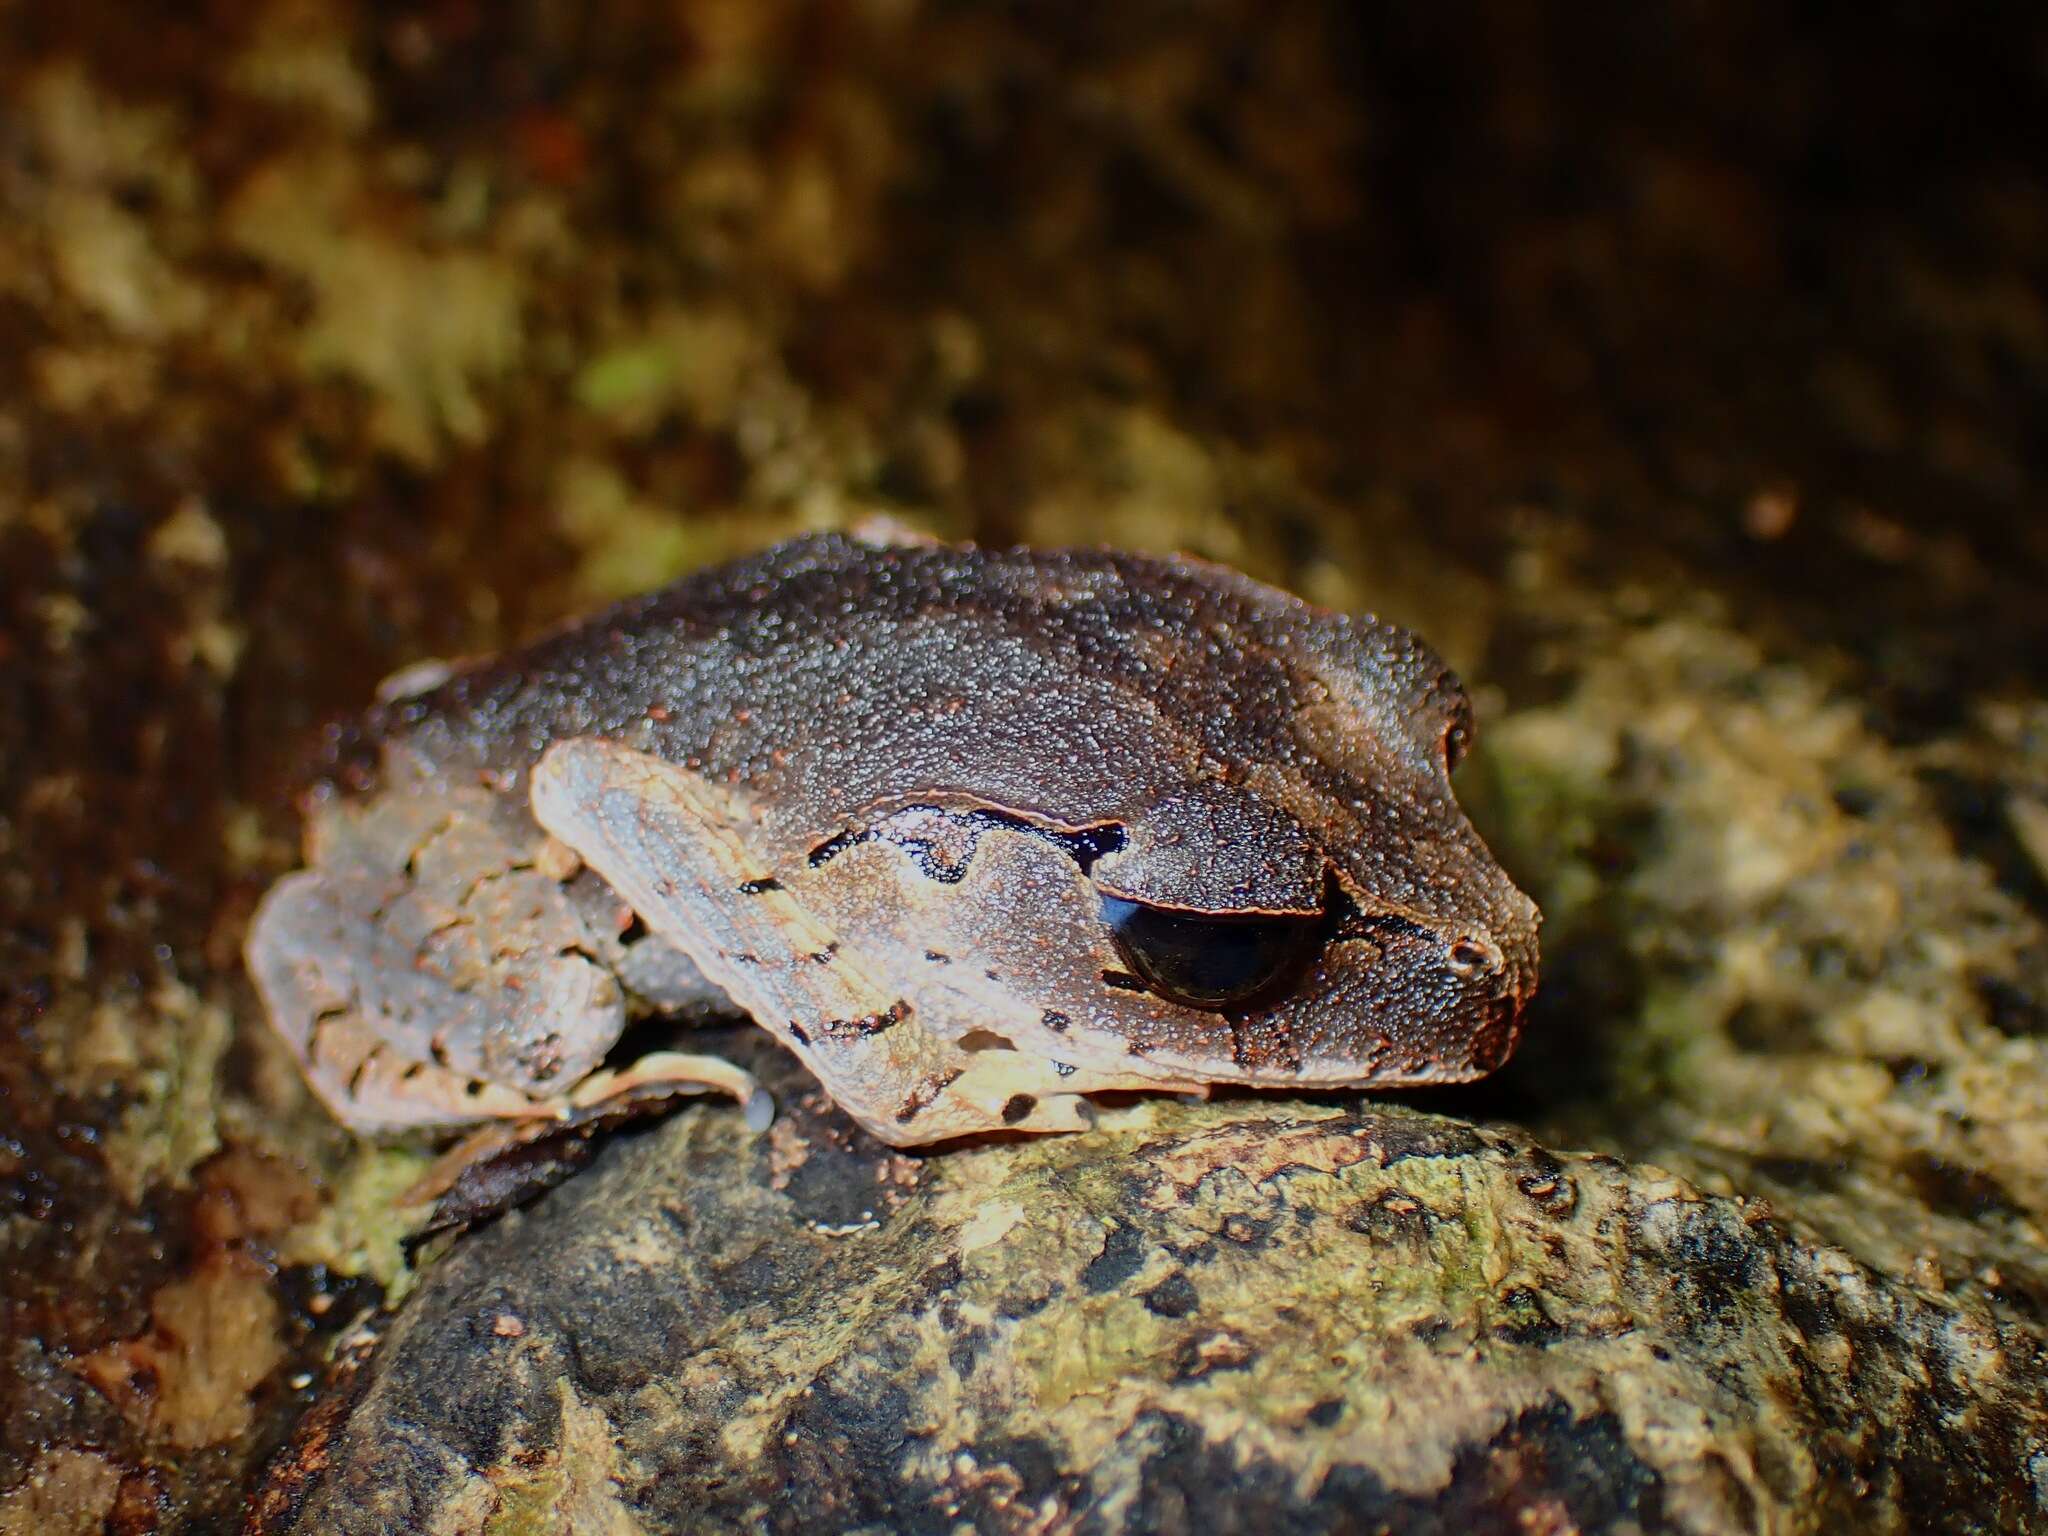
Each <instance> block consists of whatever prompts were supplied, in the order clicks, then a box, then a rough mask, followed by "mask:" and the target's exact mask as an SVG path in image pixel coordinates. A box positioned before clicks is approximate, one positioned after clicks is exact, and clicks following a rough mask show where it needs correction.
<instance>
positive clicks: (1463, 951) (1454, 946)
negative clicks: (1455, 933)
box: [1450, 934, 1501, 976]
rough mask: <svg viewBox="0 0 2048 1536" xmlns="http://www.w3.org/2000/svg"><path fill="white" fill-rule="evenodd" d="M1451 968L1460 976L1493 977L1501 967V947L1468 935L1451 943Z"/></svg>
mask: <svg viewBox="0 0 2048 1536" xmlns="http://www.w3.org/2000/svg"><path fill="white" fill-rule="evenodd" d="M1450 966H1451V969H1452V970H1454V971H1456V972H1457V973H1458V974H1459V975H1460V976H1491V975H1492V974H1493V973H1494V972H1495V971H1498V970H1499V969H1500V967H1501V954H1500V947H1499V946H1498V945H1496V944H1494V943H1492V942H1491V941H1489V940H1487V939H1482V938H1479V937H1477V936H1475V935H1472V934H1466V935H1463V936H1462V937H1459V938H1457V939H1453V940H1452V941H1451V951H1450Z"/></svg>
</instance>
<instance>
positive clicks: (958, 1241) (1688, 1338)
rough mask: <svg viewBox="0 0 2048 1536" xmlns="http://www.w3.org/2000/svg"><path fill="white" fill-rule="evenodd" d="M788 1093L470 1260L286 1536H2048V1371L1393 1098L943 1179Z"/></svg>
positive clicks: (321, 1444)
mask: <svg viewBox="0 0 2048 1536" xmlns="http://www.w3.org/2000/svg"><path fill="white" fill-rule="evenodd" d="M736 1043H738V1042H736ZM758 1065H759V1066H760V1067H761V1068H762V1069H764V1070H766V1071H767V1072H769V1073H770V1074H773V1075H775V1076H776V1077H777V1078H778V1079H779V1080H778V1081H777V1088H778V1092H779V1093H780V1095H781V1096H782V1097H783V1098H784V1099H785V1101H786V1102H791V1101H793V1102H792V1106H791V1111H790V1113H788V1114H786V1115H785V1117H784V1119H783V1120H782V1121H780V1122H779V1123H778V1124H777V1126H776V1127H775V1128H774V1130H773V1131H772V1132H771V1133H770V1134H769V1135H767V1136H764V1137H753V1136H750V1135H749V1134H748V1133H747V1132H746V1131H745V1129H744V1127H743V1126H742V1124H741V1122H740V1118H739V1116H738V1115H737V1114H732V1113H726V1112H723V1111H721V1110H716V1109H707V1108H703V1107H693V1108H691V1109H688V1110H685V1111H683V1112H682V1113H680V1114H678V1115H676V1116H675V1117H674V1118H673V1119H671V1120H670V1121H668V1122H667V1123H665V1124H664V1125H663V1126H661V1127H660V1128H659V1129H658V1130H657V1131H655V1132H653V1133H650V1134H646V1135H642V1136H638V1137H634V1138H631V1139H622V1140H620V1141H619V1142H617V1143H615V1144H614V1145H613V1146H611V1147H610V1148H609V1149H608V1150H607V1151H606V1152H605V1153H604V1154H603V1155H602V1156H601V1157H600V1158H599V1160H598V1162H597V1165H596V1166H595V1167H594V1168H593V1169H592V1170H591V1171H589V1172H587V1173H585V1174H582V1175H580V1176H578V1177H576V1178H574V1179H572V1180H570V1181H569V1182H568V1183H567V1184H565V1185H563V1186H562V1187H560V1188H559V1189H557V1190H555V1191H553V1192H552V1193H551V1194H549V1195H548V1196H547V1197H545V1198H544V1199H542V1200H541V1201H540V1202H539V1203H538V1204H536V1205H535V1206H533V1207H532V1208H530V1209H529V1210H527V1211H525V1212H521V1213H515V1214H513V1215H511V1216H508V1217H507V1218H505V1219H504V1220H502V1221H500V1222H499V1223H497V1224H496V1225H495V1226H494V1227H491V1228H488V1229H485V1230H483V1231H480V1232H478V1233H475V1234H473V1235H471V1236H469V1237H467V1238H465V1239H463V1240H461V1241H460V1242H459V1243H457V1244H456V1245H455V1246H454V1248H453V1250H452V1251H451V1252H450V1253H448V1254H447V1256H446V1257H444V1258H443V1259H441V1260H440V1262H438V1263H437V1264H435V1265H434V1266H433V1267H432V1269H431V1270H430V1271H429V1273H428V1274H427V1276H426V1278H425V1280H424V1281H423V1283H422V1284H421V1286H420V1289H419V1290H418V1291H417V1292H416V1293H415V1294H414V1295H413V1296H412V1297H411V1299H410V1300H409V1302H408V1303H407V1305H406V1307H405V1308H404V1309H403V1310H402V1312H401V1313H400V1314H399V1315H398V1316H397V1317H396V1318H395V1319H394V1320H391V1321H389V1322H388V1323H387V1325H386V1326H387V1328H388V1332H387V1334H386V1336H385V1337H384V1338H383V1339H382V1341H381V1343H380V1344H379V1345H378V1346H377V1347H376V1348H375V1350H374V1352H371V1353H369V1354H368V1355H367V1358H366V1359H363V1358H361V1357H358V1358H357V1359H356V1360H355V1361H354V1362H353V1363H352V1365H351V1367H350V1368H349V1369H348V1371H347V1372H346V1375H347V1378H348V1379H347V1380H346V1382H345V1383H340V1384H337V1386H336V1387H335V1389H334V1393H333V1396H334V1400H336V1401H337V1402H341V1403H345V1404H346V1405H347V1406H346V1409H345V1411H344V1412H342V1413H340V1414H339V1415H338V1419H337V1418H333V1417H330V1418H327V1419H323V1421H322V1422H321V1424H320V1425H319V1426H318V1429H317V1432H316V1433H314V1434H313V1435H311V1436H309V1437H307V1438H304V1439H302V1440H301V1442H300V1443H299V1444H298V1445H297V1446H296V1447H295V1448H294V1449H293V1451H292V1452H291V1453H289V1454H288V1455H287V1456H286V1457H285V1458H284V1460H283V1461H282V1462H281V1464H280V1465H279V1466H278V1467H277V1468H275V1469H274V1470H273V1474H272V1478H271V1481H270V1484H269V1488H268V1490H267V1491H266V1494H265V1496H264V1498H263V1501H262V1504H261V1509H260V1514H259V1516H258V1518H257V1519H256V1520H255V1521H254V1522H253V1524H252V1529H254V1530H260V1531H263V1532H275V1533H281V1532H312V1531H320V1532H345V1533H366V1536H367V1533H371V1532H386V1531H399V1530H436V1529H447V1530H486V1529H488V1530H500V1529H504V1530H513V1529H516V1530H520V1531H564V1532H566V1531H579V1532H581V1531H614V1530H616V1531H634V1530H684V1529H687V1530H693V1531H724V1530H732V1531H741V1530H745V1531H760V1530H766V1531H801V1530H816V1529H830V1530H846V1531H854V1530H865V1531H877V1532H882V1531H889V1532H895V1531H926V1530H929V1531H935V1532H936V1531H955V1530H975V1531H1018V1532H1022V1531H1043V1530H1086V1531H1103V1532H1112V1531H1132V1532H1139V1531H1143V1532H1174V1531H1190V1532H1193V1531H1202V1532H1210V1531H1239V1530H1245V1531H1252V1530H1257V1531H1285V1532H1312V1531H1349V1530H1371V1529H1393V1530H1401V1531H1443V1532H1446V1533H1449V1532H1465V1531H1472V1530H1502V1531H1517V1530H1542V1531H1566V1530H1578V1531H1585V1532H1595V1531H1635V1530H1680V1531H1693V1532H1702V1533H1704V1532H1724V1531H1725V1532H1735V1531H1748V1530H1759V1529H1784V1528H1792V1527H1793V1526H1795V1525H1797V1526H1798V1527H1799V1528H1812V1526H1813V1524H1815V1523H1827V1522H1830V1521H1834V1522H1849V1521H1851V1520H1861V1521H1865V1522H1867V1526H1866V1528H1870V1529H1878V1528H1901V1527H1910V1528H1913V1529H1931V1528H1934V1527H1935V1526H1936V1525H1938V1524H1940V1523H1941V1522H1942V1521H1943V1520H1944V1519H1947V1518H1949V1517H1950V1516H1951V1515H1952V1514H1953V1512H1954V1511H1955V1510H1956V1509H1958V1508H1960V1507H1964V1506H1968V1507H1971V1508H1974V1509H1977V1510H1980V1511H1982V1512H1983V1513H1982V1519H1983V1528H1986V1529H1997V1528H2006V1529H2018V1528H2022V1527H2024V1526H2026V1525H2027V1524H2028V1523H2030V1522H2037V1521H2040V1520H2042V1519H2044V1518H2048V1490H2044V1488H2043V1486H2042V1482H2041V1479H2040V1478H2039V1477H2037V1476H2036V1474H2035V1473H2034V1472H2033V1471H2030V1470H2029V1469H2030V1468H2042V1469H2048V1456H2044V1446H2048V1439H2044V1435H2048V1419H2044V1414H2043V1410H2042V1406H2041V1399H2040V1390H2039V1382H2040V1374H2039V1373H2040V1361H2039V1349H2040V1341H2039V1337H2038V1335H2037V1334H2036V1333H2035V1332H2034V1331H2033V1330H2030V1329H2024V1328H2020V1327H2017V1326H2015V1325H2013V1324H2011V1323H2002V1322H2000V1321H1997V1320H1995V1319H1993V1318H1992V1317H1990V1316H1989V1315H1987V1313H1986V1311H1985V1310H1984V1309H1983V1308H1981V1307H1970V1306H1963V1305H1958V1304H1957V1303H1956V1302H1955V1301H1953V1300H1950V1299H1948V1298H1945V1297H1943V1296H1941V1295H1938V1294H1928V1293H1926V1292H1925V1291H1923V1290H1921V1289H1918V1288H1916V1287H1915V1286H1914V1285H1912V1284H1910V1283H1907V1282H1905V1281H1902V1280H1900V1279H1897V1278H1890V1277H1887V1276H1885V1275H1882V1274H1880V1273H1878V1272H1876V1271H1874V1270H1873V1269H1871V1268H1870V1267H1868V1266H1867V1265H1864V1264H1861V1263H1859V1262H1857V1261H1856V1260H1855V1259H1854V1258H1852V1257H1851V1256H1850V1255H1849V1254H1848V1253H1846V1252H1845V1251H1843V1250H1842V1249H1840V1248H1838V1247H1834V1246H1832V1245H1829V1244H1827V1243H1825V1242H1821V1241H1817V1240H1816V1239H1815V1238H1813V1237H1812V1236H1811V1235H1808V1234H1802V1233H1801V1232H1799V1231H1798V1230H1796V1229H1794V1228H1792V1227H1790V1226H1788V1225H1787V1224H1786V1223H1785V1222H1784V1221H1783V1220H1781V1219H1780V1218H1778V1217H1777V1216H1775V1215H1774V1214H1773V1213H1772V1211H1771V1210H1770V1208H1769V1207H1768V1206H1767V1205H1765V1204H1763V1203H1761V1202H1757V1201H1745V1200H1743V1199H1739V1198H1725V1197H1720V1196H1715V1195H1710V1194H1706V1193H1703V1192H1702V1191H1701V1190H1700V1189H1699V1188H1697V1187H1696V1186H1694V1185H1692V1184H1690V1183H1688V1182H1687V1181H1686V1180H1684V1179H1682V1178H1679V1177H1676V1176H1675V1175H1672V1174H1669V1173H1666V1172H1663V1171H1661V1170H1659V1169H1657V1168H1655V1167H1652V1166H1646V1165H1637V1166H1629V1165H1625V1164H1623V1163H1621V1162H1619V1161H1617V1160H1615V1159H1613V1158H1610V1157H1605V1156H1598V1155H1590V1154H1571V1155H1562V1154H1556V1153H1552V1152H1549V1151H1546V1150H1545V1149H1544V1148H1542V1147H1541V1146H1539V1145H1538V1144H1537V1143H1536V1142H1535V1141H1534V1140H1532V1139H1531V1138H1530V1137H1529V1136H1528V1135H1526V1134H1523V1133H1520V1132H1517V1131H1514V1130H1511V1129H1507V1128H1504V1127H1489V1126H1481V1125H1474V1124H1470V1123H1466V1122H1463V1121H1460V1120H1456V1119H1452V1118H1449V1117H1446V1116H1442V1115H1435V1114H1427V1113H1422V1112H1419V1111H1416V1110H1413V1109H1407V1108H1402V1107H1399V1106H1396V1105H1391V1104H1385V1103H1377V1104H1373V1103H1362V1102H1357V1101H1350V1102H1344V1103H1334V1102H1332V1103H1317V1104H1305V1103H1300V1102H1291V1101H1278V1100H1270V1099H1251V1098H1246V1099H1239V1100H1236V1101H1233V1102H1227V1103H1213V1104H1207V1105H1191V1104H1180V1103H1167V1104H1140V1105H1136V1106H1132V1107H1129V1108H1125V1109H1120V1110H1116V1111H1112V1112H1111V1113H1110V1114H1109V1115H1108V1116H1107V1117H1106V1118H1105V1124H1104V1126H1103V1128H1102V1129H1101V1130H1100V1131H1098V1132H1097V1133H1096V1134H1095V1135H1092V1136H1087V1137H1066V1138H1048V1139H1041V1140H1035V1141H1015V1142H1009V1143H999V1144H989V1145H980V1146H974V1147H969V1148H961V1149H955V1150H951V1151H947V1152H943V1153H937V1154H929V1155H923V1156H905V1155H901V1154H896V1153H892V1152H890V1151H889V1150H888V1149H886V1148H882V1147H880V1146H879V1145H877V1144H875V1143H873V1142H871V1141H868V1140H867V1139H866V1138H864V1137H862V1136H860V1135H859V1134H858V1133H857V1132H855V1131H853V1130H852V1129H851V1128H850V1127H849V1126H848V1125H847V1123H846V1122H845V1121H844V1120H843V1119H841V1118H840V1117H839V1116H838V1115H837V1113H836V1112H834V1111H831V1110H830V1109H829V1108H828V1107H825V1106H822V1105H821V1104H820V1103H819V1102H818V1101H817V1098H816V1095H815V1094H810V1093H808V1092H807V1091H806V1090H805V1088H804V1085H803V1081H802V1078H801V1075H800V1073H798V1072H797V1071H795V1070H794V1069H785V1068H778V1065H777V1063H776V1061H775V1059H774V1058H773V1057H772V1056H767V1055H765V1054H764V1055H763V1057H762V1059H761V1060H760V1062H759V1063H758ZM2030 1458H2033V1459H2032V1460H2031V1461H2030Z"/></svg>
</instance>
